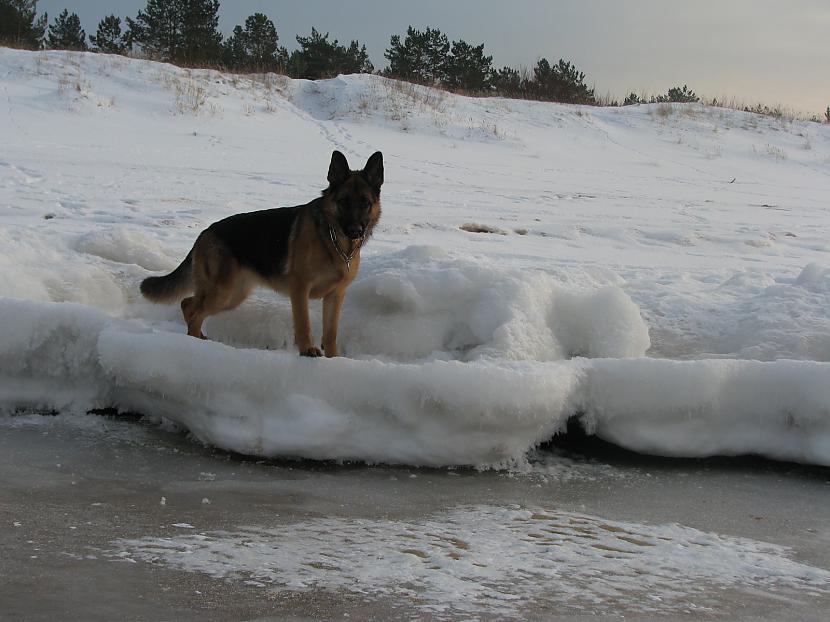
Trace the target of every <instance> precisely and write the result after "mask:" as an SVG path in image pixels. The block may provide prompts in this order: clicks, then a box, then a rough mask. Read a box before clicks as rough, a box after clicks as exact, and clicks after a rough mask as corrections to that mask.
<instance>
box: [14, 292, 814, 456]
mask: <svg viewBox="0 0 830 622" xmlns="http://www.w3.org/2000/svg"><path fill="white" fill-rule="evenodd" d="M0 322H2V323H3V326H5V327H9V329H10V330H4V331H3V334H2V338H0V370H2V387H3V388H2V391H1V392H0V407H2V410H3V411H5V412H13V411H15V410H20V409H32V408H40V409H43V408H52V409H56V410H60V411H81V412H85V411H86V410H88V409H91V408H94V407H105V406H114V407H117V408H120V409H123V410H130V411H137V412H142V413H148V414H151V415H152V416H160V417H164V418H167V419H169V420H171V421H174V422H176V423H179V424H181V425H182V426H184V427H185V428H187V429H188V430H190V431H191V432H192V433H193V435H194V436H195V437H196V438H198V439H200V440H202V441H204V442H206V443H210V444H213V445H216V446H219V447H222V448H225V449H229V450H233V451H238V452H241V453H245V454H252V455H259V456H291V457H305V458H315V459H335V460H362V461H367V462H385V463H401V464H410V465H425V466H446V465H473V466H478V467H485V466H498V465H505V464H508V463H517V462H519V463H520V462H522V461H523V460H524V457H525V454H526V453H527V451H528V450H529V449H531V448H533V447H535V446H536V445H538V444H539V443H542V442H544V441H546V440H548V439H550V438H551V437H552V436H553V435H554V434H555V433H556V432H557V431H559V430H561V429H562V428H563V426H564V425H565V423H566V422H567V419H568V418H569V417H570V416H572V415H579V416H581V417H582V418H583V420H584V422H585V425H586V426H587V427H588V428H589V430H591V431H593V432H594V433H596V434H597V435H598V436H600V437H601V438H605V439H607V440H610V441H612V442H615V443H618V444H619V445H621V446H623V447H627V448H630V449H634V450H638V451H647V452H651V453H656V454H662V455H668V456H709V455H723V454H727V455H730V454H744V453H757V454H761V455H765V456H769V457H772V458H779V459H785V460H796V461H800V462H808V463H816V464H824V465H830V413H829V412H828V408H829V407H830V364H825V363H816V362H806V361H779V362H774V363H762V362H756V361H737V360H729V361H727V360H707V361H688V362H677V361H668V360H657V359H646V358H631V359H624V358H618V359H585V358H576V359H570V360H560V361H530V360H524V361H508V360H505V359H491V358H487V357H480V358H478V359H476V360H473V361H470V362H462V361H457V360H436V359H433V360H428V361H425V362H418V363H401V362H389V361H381V360H377V359H367V360H360V359H346V358H340V359H331V360H305V359H300V358H299V357H297V356H296V355H294V354H293V353H289V352H285V351H279V352H275V351H266V350H251V349H240V348H234V347H230V346H227V345H223V344H221V343H214V342H203V341H199V340H196V339H192V338H189V337H187V336H185V335H182V334H173V333H167V332H158V331H152V330H151V329H149V328H147V327H145V326H142V325H141V324H139V323H137V322H130V321H124V320H116V319H112V318H108V317H107V316H105V315H104V314H102V313H99V312H96V311H93V310H91V309H87V308H84V307H82V306H79V305H71V304H53V303H36V302H29V301H16V300H11V299H5V300H2V301H0Z"/></svg>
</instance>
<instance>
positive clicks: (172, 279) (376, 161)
mask: <svg viewBox="0 0 830 622" xmlns="http://www.w3.org/2000/svg"><path fill="white" fill-rule="evenodd" d="M328 181H329V186H328V188H326V189H325V190H324V191H323V194H322V196H321V197H319V198H317V199H314V200H313V201H311V202H309V203H306V204H305V205H298V206H296V207H282V208H275V209H269V210H261V211H258V212H248V213H244V214H236V215H235V216H229V217H228V218H225V219H223V220H220V221H218V222H215V223H213V224H212V225H210V226H209V227H208V228H207V229H205V230H204V231H203V232H202V233H201V234H200V235H199V237H198V238H197V239H196V243H195V244H194V245H193V248H192V249H191V251H190V252H189V253H188V255H187V257H185V259H184V261H183V262H182V263H181V265H179V267H178V268H176V269H175V270H174V271H173V272H171V273H170V274H168V275H167V276H152V277H149V278H147V279H144V281H142V283H141V293H142V294H143V295H144V296H145V297H146V298H148V299H149V300H152V301H153V302H174V301H176V300H179V299H180V298H182V296H184V295H185V294H187V293H191V292H192V294H193V295H192V296H189V297H187V298H184V300H182V301H181V307H182V313H183V314H184V319H185V322H186V323H187V334H188V335H192V336H193V337H200V338H202V339H204V338H205V336H204V334H203V333H202V322H204V320H205V318H207V317H208V316H210V315H214V314H216V313H219V312H220V311H226V310H228V309H233V308H235V307H237V306H239V305H240V304H241V303H242V301H244V300H245V299H246V298H247V297H248V295H249V294H250V293H251V291H252V290H253V289H254V288H255V287H257V286H264V287H269V288H271V289H273V290H275V291H277V292H280V293H282V294H286V295H287V296H289V297H290V298H291V311H292V315H293V319H294V340H295V342H296V344H297V348H298V349H299V351H300V354H301V355H303V356H322V355H323V352H322V351H320V349H319V348H317V347H316V346H315V345H314V341H313V339H312V336H311V323H310V321H309V317H308V301H309V298H322V299H323V343H322V345H323V351H325V354H326V356H329V357H331V356H337V355H338V351H337V324H338V320H339V318H340V309H341V306H342V305H343V297H344V296H345V294H346V287H347V286H348V285H349V283H351V282H352V281H353V280H354V278H355V277H356V276H357V271H358V269H359V268H360V249H361V247H362V244H363V242H364V241H365V240H366V239H367V238H368V237H369V236H370V235H371V234H372V230H373V229H374V227H375V225H376V224H377V222H378V219H379V218H380V187H381V185H382V184H383V155H382V154H381V153H380V152H379V151H378V152H376V153H375V154H374V155H372V157H370V158H369V160H368V162H366V166H365V168H364V169H363V170H361V171H352V170H349V164H348V162H347V161H346V158H345V156H344V155H343V154H342V153H340V152H339V151H335V152H334V153H333V154H332V157H331V164H330V165H329V172H328Z"/></svg>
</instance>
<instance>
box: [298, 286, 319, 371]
mask: <svg viewBox="0 0 830 622" xmlns="http://www.w3.org/2000/svg"><path fill="white" fill-rule="evenodd" d="M309 293H310V290H309V288H308V287H307V286H306V285H304V284H303V283H294V284H292V285H291V315H292V316H293V317H294V343H296V344H297V349H299V351H300V356H323V353H322V352H321V351H320V348H316V347H314V339H313V338H312V337H311V322H310V321H309V319H308V295H309Z"/></svg>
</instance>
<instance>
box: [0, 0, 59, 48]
mask: <svg viewBox="0 0 830 622" xmlns="http://www.w3.org/2000/svg"><path fill="white" fill-rule="evenodd" d="M36 15H37V0H0V42H4V43H9V44H11V45H15V46H21V47H28V48H40V47H41V46H42V45H43V37H44V35H45V33H46V24H47V21H48V18H47V15H46V14H45V13H44V14H43V15H42V16H40V17H39V18H38V19H35V16H36Z"/></svg>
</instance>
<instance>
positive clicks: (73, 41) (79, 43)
mask: <svg viewBox="0 0 830 622" xmlns="http://www.w3.org/2000/svg"><path fill="white" fill-rule="evenodd" d="M47 41H48V43H49V47H50V48H52V49H53V50H86V33H85V32H84V29H83V28H81V19H80V18H79V17H78V16H77V15H76V14H75V13H72V14H70V13H69V11H68V10H66V9H64V10H63V11H62V12H61V14H60V15H58V16H57V17H56V18H55V23H54V24H52V25H50V26H49V36H48V37H47Z"/></svg>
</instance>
